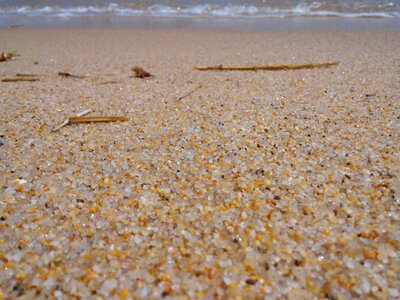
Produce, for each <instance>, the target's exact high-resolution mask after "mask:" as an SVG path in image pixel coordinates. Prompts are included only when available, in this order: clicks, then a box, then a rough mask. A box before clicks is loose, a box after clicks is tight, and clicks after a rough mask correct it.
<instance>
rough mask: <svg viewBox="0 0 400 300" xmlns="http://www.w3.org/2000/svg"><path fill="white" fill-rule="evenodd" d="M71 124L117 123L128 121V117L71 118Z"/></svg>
mask: <svg viewBox="0 0 400 300" xmlns="http://www.w3.org/2000/svg"><path fill="white" fill-rule="evenodd" d="M68 121H69V123H70V124H72V123H91V122H117V121H128V118H126V117H114V116H108V117H70V118H69V119H68Z"/></svg>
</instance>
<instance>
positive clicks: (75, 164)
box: [0, 28, 400, 299]
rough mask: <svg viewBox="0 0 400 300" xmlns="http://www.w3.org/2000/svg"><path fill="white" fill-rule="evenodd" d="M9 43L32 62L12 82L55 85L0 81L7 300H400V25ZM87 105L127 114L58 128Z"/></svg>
mask: <svg viewBox="0 0 400 300" xmlns="http://www.w3.org/2000/svg"><path fill="white" fill-rule="evenodd" d="M0 45H1V49H0V52H2V51H9V52H11V51H15V53H17V54H18V55H19V56H17V57H15V59H13V60H8V61H6V62H0V80H2V79H6V78H15V77H16V74H17V73H22V74H34V75H38V76H37V77H35V78H37V79H38V81H35V82H0V112H1V114H0V133H1V136H0V141H1V143H0V145H1V146H0V198H1V200H0V299H15V298H17V297H19V299H32V298H46V297H47V298H52V299H54V298H57V299H75V298H82V299H89V298H91V299H111V298H115V299H137V298H149V299H159V298H165V299H168V298H171V299H190V298H191V299H194V298H197V299H245V298H248V299H263V298H266V299H317V298H319V299H324V298H325V299H350V298H363V299H398V298H399V297H400V290H399V281H400V275H399V274H400V230H399V229H400V228H399V221H400V207H399V204H400V182H399V171H400V150H399V144H400V131H399V129H400V128H399V118H400V115H399V112H400V101H399V100H400V80H399V78H400V51H399V49H400V32H379V31H375V32H372V31H370V32H368V31H361V30H360V31H348V32H346V31H341V32H335V31H333V30H331V31H318V30H310V31H300V32H278V31H277V32H261V31H259V32H234V31H229V30H217V31H212V30H184V29H176V30H172V29H169V30H162V29H148V30H146V29H123V28H119V29H101V28H97V29H93V28H92V29H89V28H87V29H68V28H64V29H62V28H60V29H38V28H36V29H30V28H11V29H2V30H0ZM327 61H339V65H338V66H333V67H331V68H321V69H312V70H293V71H290V70H285V71H274V72H271V71H257V72H254V71H246V72H240V71H229V72H213V71H206V72H201V71H196V70H194V69H193V66H195V65H205V66H207V65H221V64H223V65H256V64H269V63H271V64H275V63H278V64H279V63H283V64H296V63H320V62H327ZM134 66H139V67H142V68H144V69H145V70H147V71H148V72H150V73H151V74H153V75H154V77H152V78H145V79H140V78H135V77H133V76H132V75H133V72H132V71H131V68H132V67H134ZM59 72H68V73H70V74H73V75H78V76H84V78H71V77H62V76H59V75H58V73H59ZM187 94H188V95H187ZM185 95H187V96H185ZM184 96H185V97H184ZM88 109H90V110H93V112H92V113H91V114H89V115H88V116H124V117H127V118H128V119H129V120H128V121H126V122H111V123H90V124H70V125H67V126H65V127H63V128H61V129H60V130H58V131H56V132H53V131H52V129H53V128H54V127H56V126H57V125H59V124H60V123H62V122H63V121H64V120H65V119H66V118H68V117H72V116H75V115H76V114H78V113H79V112H82V111H84V110H88Z"/></svg>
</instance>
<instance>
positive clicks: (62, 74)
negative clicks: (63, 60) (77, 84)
mask: <svg viewBox="0 0 400 300" xmlns="http://www.w3.org/2000/svg"><path fill="white" fill-rule="evenodd" d="M58 75H60V76H62V77H70V78H78V79H83V78H85V76H78V75H73V74H70V73H67V72H58Z"/></svg>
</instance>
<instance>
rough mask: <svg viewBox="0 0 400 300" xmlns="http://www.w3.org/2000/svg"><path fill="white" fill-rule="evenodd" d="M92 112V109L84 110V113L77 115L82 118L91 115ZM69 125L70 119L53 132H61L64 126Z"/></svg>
mask: <svg viewBox="0 0 400 300" xmlns="http://www.w3.org/2000/svg"><path fill="white" fill-rule="evenodd" d="M92 111H93V110H91V109H87V110H84V111H83V112H80V113H79V114H77V117H82V116H84V115H87V114H89V113H91V112H92ZM68 124H69V119H66V120H65V121H64V122H63V123H62V124H60V125H58V126H57V127H56V128H54V129H53V131H57V130H60V129H61V128H63V127H64V126H67V125H68Z"/></svg>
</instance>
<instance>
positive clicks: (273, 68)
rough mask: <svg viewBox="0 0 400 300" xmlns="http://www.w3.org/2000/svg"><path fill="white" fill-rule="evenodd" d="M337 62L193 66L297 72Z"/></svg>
mask: <svg viewBox="0 0 400 300" xmlns="http://www.w3.org/2000/svg"><path fill="white" fill-rule="evenodd" d="M338 64H339V62H338V61H335V62H326V63H319V64H299V65H297V64H283V65H260V66H223V65H219V66H211V67H204V66H195V67H194V68H195V69H196V70H199V71H256V70H267V71H279V70H299V69H314V68H328V67H332V66H336V65H338Z"/></svg>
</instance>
